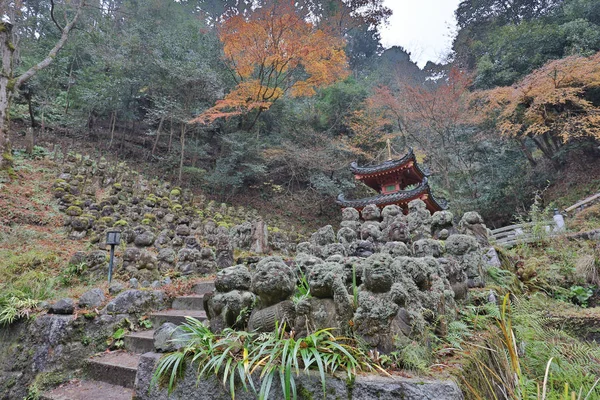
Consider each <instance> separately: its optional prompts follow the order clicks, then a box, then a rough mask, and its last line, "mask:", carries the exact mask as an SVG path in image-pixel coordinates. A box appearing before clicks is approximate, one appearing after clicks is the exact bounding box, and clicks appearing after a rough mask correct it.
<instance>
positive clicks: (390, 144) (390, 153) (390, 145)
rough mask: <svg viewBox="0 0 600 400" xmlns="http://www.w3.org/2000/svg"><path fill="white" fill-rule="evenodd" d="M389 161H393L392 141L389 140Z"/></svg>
mask: <svg viewBox="0 0 600 400" xmlns="http://www.w3.org/2000/svg"><path fill="white" fill-rule="evenodd" d="M387 151H388V161H392V142H391V141H390V139H388V140H387Z"/></svg>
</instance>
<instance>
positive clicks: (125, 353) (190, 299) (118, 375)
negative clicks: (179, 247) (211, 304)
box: [40, 281, 214, 400]
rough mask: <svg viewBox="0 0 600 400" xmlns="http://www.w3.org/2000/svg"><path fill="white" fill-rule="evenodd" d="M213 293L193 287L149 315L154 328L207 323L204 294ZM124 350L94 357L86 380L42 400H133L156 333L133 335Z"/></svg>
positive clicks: (203, 285) (204, 286)
mask: <svg viewBox="0 0 600 400" xmlns="http://www.w3.org/2000/svg"><path fill="white" fill-rule="evenodd" d="M213 289H214V282H212V281H203V282H199V283H197V284H195V285H194V286H193V293H194V294H192V295H188V296H180V297H177V298H175V299H174V300H173V303H172V306H171V307H172V308H171V309H169V310H163V311H156V312H153V313H151V314H150V315H149V319H150V320H151V321H152V326H153V327H155V328H158V327H160V326H161V325H162V324H163V323H165V322H171V323H174V324H177V325H180V324H182V323H183V322H185V317H186V316H190V317H194V318H196V319H198V320H200V321H205V320H206V313H205V312H204V307H203V297H204V294H206V293H208V292H210V291H212V290H213ZM123 343H124V350H119V351H112V352H108V353H103V354H100V355H97V356H94V357H91V358H90V359H89V360H88V361H87V363H86V366H85V372H86V379H84V380H74V381H71V382H69V383H66V384H64V385H61V386H59V387H57V388H55V389H54V390H52V391H49V392H47V393H44V394H42V396H41V397H40V398H41V399H42V400H92V399H103V400H131V399H132V398H133V394H134V384H135V377H136V374H137V368H138V364H139V361H140V356H141V355H142V354H144V353H147V352H149V351H154V330H147V331H140V332H133V333H130V334H128V335H126V336H125V337H124V338H123Z"/></svg>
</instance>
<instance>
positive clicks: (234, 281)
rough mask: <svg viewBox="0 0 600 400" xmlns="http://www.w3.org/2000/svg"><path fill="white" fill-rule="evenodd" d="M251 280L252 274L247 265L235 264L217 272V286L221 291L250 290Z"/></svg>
mask: <svg viewBox="0 0 600 400" xmlns="http://www.w3.org/2000/svg"><path fill="white" fill-rule="evenodd" d="M251 280H252V275H250V271H248V268H247V267H246V266H245V265H241V264H240V265H234V266H233V267H229V268H225V269H222V270H221V271H219V272H218V273H217V276H216V278H215V287H216V288H217V290H218V291H219V292H229V291H232V290H249V289H250V283H251Z"/></svg>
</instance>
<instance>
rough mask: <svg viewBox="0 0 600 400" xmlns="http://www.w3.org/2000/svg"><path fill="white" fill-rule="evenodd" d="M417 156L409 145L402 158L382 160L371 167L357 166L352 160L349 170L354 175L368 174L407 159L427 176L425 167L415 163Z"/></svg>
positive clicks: (381, 170) (402, 163)
mask: <svg viewBox="0 0 600 400" xmlns="http://www.w3.org/2000/svg"><path fill="white" fill-rule="evenodd" d="M416 160H417V158H416V157H415V153H414V152H413V149H412V147H409V149H408V153H406V155H404V156H403V157H402V158H398V159H395V160H388V161H385V162H383V163H382V164H377V165H373V166H371V167H359V166H358V164H357V163H356V161H355V162H353V163H352V164H350V171H352V173H353V174H355V175H370V174H375V173H378V172H384V171H388V170H392V169H395V168H398V167H401V166H402V165H404V164H406V163H407V162H409V161H414V162H415V163H414V167H415V168H416V169H417V170H419V172H421V174H422V175H423V176H429V175H430V172H429V171H428V170H427V169H422V168H420V167H419V165H418V164H417V163H416Z"/></svg>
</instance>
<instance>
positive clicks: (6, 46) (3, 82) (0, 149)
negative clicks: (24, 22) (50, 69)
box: [0, 0, 85, 169]
mask: <svg viewBox="0 0 600 400" xmlns="http://www.w3.org/2000/svg"><path fill="white" fill-rule="evenodd" d="M4 3H5V2H3V4H4ZM50 3H51V4H52V6H54V3H53V2H50ZM84 4H85V1H84V0H81V1H80V2H79V4H78V5H77V11H76V13H75V15H74V16H73V19H71V21H69V22H68V23H67V24H66V25H65V26H64V27H63V28H62V29H61V31H62V32H61V35H60V39H58V41H57V42H56V44H55V45H54V47H52V49H50V51H49V52H48V54H47V55H46V57H45V58H44V59H43V60H42V61H40V62H39V63H37V64H35V65H34V66H32V67H31V68H29V69H28V70H27V71H25V72H24V73H22V74H21V75H19V76H17V77H16V78H13V70H12V67H13V65H12V62H13V55H14V52H15V46H14V44H13V43H11V36H12V28H13V26H12V24H10V23H9V22H4V21H0V57H1V58H2V70H1V71H0V154H1V156H0V169H8V168H10V167H11V166H12V161H11V160H12V157H11V154H10V152H11V148H10V139H9V135H8V128H9V107H10V101H11V98H12V96H13V94H14V93H15V91H16V90H18V89H19V87H21V85H23V84H24V83H25V82H27V81H28V80H29V79H31V78H32V77H33V76H34V75H35V74H37V73H38V71H39V70H41V69H44V68H46V67H47V66H48V65H50V64H51V63H52V61H53V60H54V59H55V58H56V55H57V54H58V52H59V51H60V49H62V48H63V46H64V45H65V43H66V42H67V39H68V37H69V33H70V32H71V29H73V26H74V25H75V23H76V22H77V19H78V18H79V16H80V15H81V10H82V9H83V6H84Z"/></svg>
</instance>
